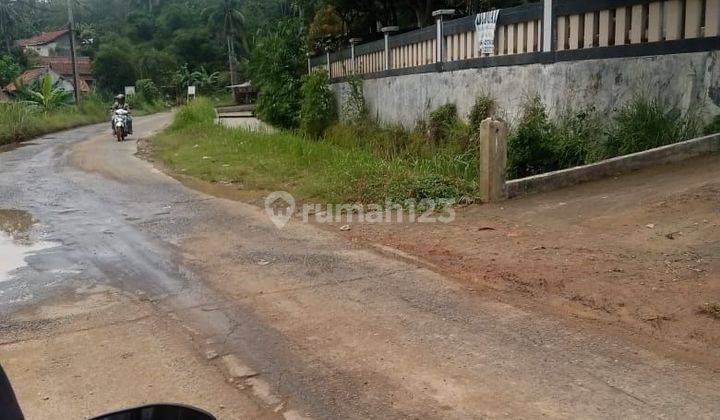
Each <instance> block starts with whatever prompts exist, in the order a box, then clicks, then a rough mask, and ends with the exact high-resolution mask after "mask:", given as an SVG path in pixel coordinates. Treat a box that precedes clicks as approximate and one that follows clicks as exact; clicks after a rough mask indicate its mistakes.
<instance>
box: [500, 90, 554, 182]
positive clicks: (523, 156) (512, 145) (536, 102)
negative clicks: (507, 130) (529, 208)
mask: <svg viewBox="0 0 720 420" xmlns="http://www.w3.org/2000/svg"><path fill="white" fill-rule="evenodd" d="M554 135H555V129H554V127H553V125H552V123H551V122H550V120H549V119H548V116H547V112H546V111H545V106H544V105H543V103H542V101H541V100H540V97H538V96H534V97H531V98H529V99H528V100H527V101H526V102H525V104H523V107H522V115H521V117H520V122H519V124H518V126H517V128H516V129H515V130H514V131H513V133H512V134H511V135H510V137H509V138H508V176H509V178H511V179H513V178H522V177H526V176H530V175H535V174H539V173H543V172H548V171H552V170H555V169H557V168H558V166H559V165H558V159H557V155H556V154H555V150H554V148H553V143H554V142H555V139H554V138H553V136H554Z"/></svg>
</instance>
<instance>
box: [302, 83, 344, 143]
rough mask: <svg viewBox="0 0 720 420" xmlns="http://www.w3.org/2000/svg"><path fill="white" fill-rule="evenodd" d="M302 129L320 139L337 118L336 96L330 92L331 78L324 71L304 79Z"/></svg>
mask: <svg viewBox="0 0 720 420" xmlns="http://www.w3.org/2000/svg"><path fill="white" fill-rule="evenodd" d="M300 92H301V93H302V107H301V108H300V129H301V130H302V131H303V132H304V133H305V134H307V135H309V136H310V137H312V138H318V137H320V136H321V135H322V134H323V133H324V132H325V130H326V129H327V128H328V127H329V126H330V124H332V123H333V121H335V119H336V118H337V113H336V110H335V96H334V95H333V93H332V91H331V90H330V78H329V77H328V74H327V72H325V71H324V70H316V71H313V72H311V73H310V74H308V75H306V76H305V77H303V82H302V88H301V89H300Z"/></svg>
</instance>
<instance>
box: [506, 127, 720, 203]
mask: <svg viewBox="0 0 720 420" xmlns="http://www.w3.org/2000/svg"><path fill="white" fill-rule="evenodd" d="M718 152H720V134H712V135H709V136H705V137H700V138H696V139H692V140H687V141H683V142H680V143H675V144H670V145H667V146H662V147H658V148H656V149H650V150H646V151H643V152H638V153H633V154H630V155H625V156H619V157H616V158H612V159H608V160H603V161H601V162H597V163H592V164H590V165H585V166H578V167H575V168H569V169H563V170H560V171H555V172H548V173H545V174H540V175H535V176H531V177H527V178H521V179H514V180H512V181H507V182H506V183H505V192H506V194H507V197H508V198H513V197H519V196H523V195H526V194H532V193H537V192H544V191H551V190H556V189H560V188H564V187H569V186H571V185H576V184H581V183H583V182H589V181H594V180H598V179H602V178H607V177H611V176H615V175H621V174H625V173H628V172H632V171H636V170H638V169H642V168H647V167H649V166H655V165H665V164H668V163H673V162H680V161H683V160H687V159H691V158H694V157H698V156H703V155H707V154H711V153H718Z"/></svg>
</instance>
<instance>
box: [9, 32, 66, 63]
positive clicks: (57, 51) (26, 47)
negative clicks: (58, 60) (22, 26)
mask: <svg viewBox="0 0 720 420" xmlns="http://www.w3.org/2000/svg"><path fill="white" fill-rule="evenodd" d="M17 45H18V46H19V47H20V48H22V50H23V52H26V51H34V52H36V53H37V54H38V55H39V56H40V57H57V56H60V57H69V56H70V31H69V30H67V29H62V30H59V31H54V32H43V33H41V34H39V35H35V36H34V37H32V38H28V39H21V40H19V41H17Z"/></svg>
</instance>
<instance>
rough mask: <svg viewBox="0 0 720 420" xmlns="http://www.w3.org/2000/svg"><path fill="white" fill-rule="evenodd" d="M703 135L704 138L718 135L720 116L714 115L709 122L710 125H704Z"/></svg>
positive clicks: (719, 131)
mask: <svg viewBox="0 0 720 420" xmlns="http://www.w3.org/2000/svg"><path fill="white" fill-rule="evenodd" d="M703 133H704V134H705V135H706V136H709V135H710V134H717V133H720V115H716V116H715V117H714V118H713V119H712V121H710V124H708V125H706V126H705V128H704V129H703Z"/></svg>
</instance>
